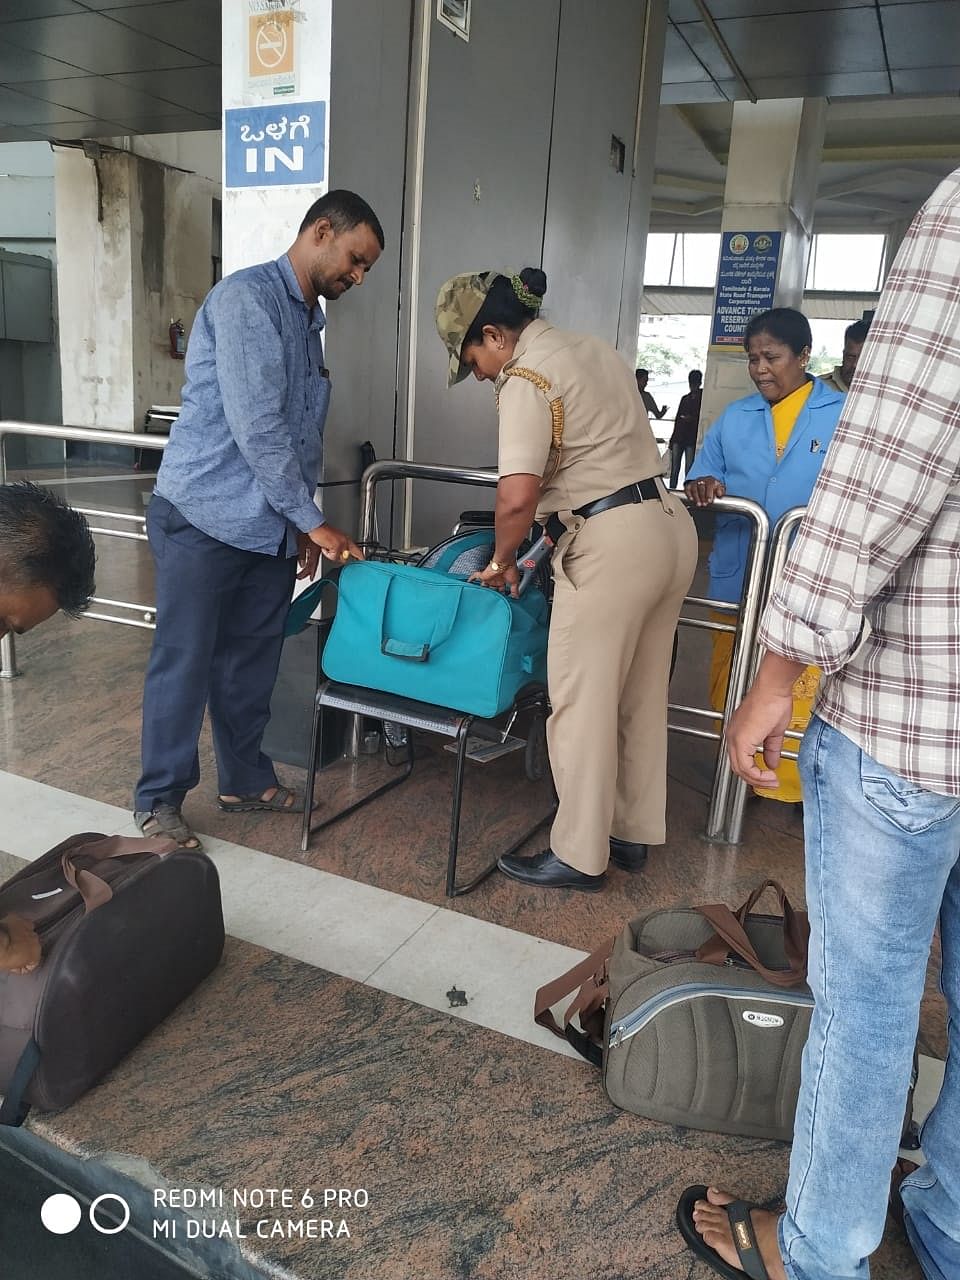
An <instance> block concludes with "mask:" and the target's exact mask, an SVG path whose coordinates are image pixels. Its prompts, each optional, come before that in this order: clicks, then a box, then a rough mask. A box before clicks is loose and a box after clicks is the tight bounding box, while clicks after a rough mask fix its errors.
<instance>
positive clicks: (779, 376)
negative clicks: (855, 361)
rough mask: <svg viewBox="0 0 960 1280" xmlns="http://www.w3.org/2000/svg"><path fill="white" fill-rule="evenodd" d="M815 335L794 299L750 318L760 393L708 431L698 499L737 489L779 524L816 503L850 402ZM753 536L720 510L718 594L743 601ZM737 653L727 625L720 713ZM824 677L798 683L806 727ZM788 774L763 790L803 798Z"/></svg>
mask: <svg viewBox="0 0 960 1280" xmlns="http://www.w3.org/2000/svg"><path fill="white" fill-rule="evenodd" d="M812 341H813V339H812V335H811V333H810V325H809V323H808V322H807V318H806V316H804V315H803V314H802V313H801V312H799V311H795V310H793V308H792V307H775V308H774V309H773V310H772V311H763V312H761V313H760V314H759V315H757V316H754V317H753V319H752V320H751V321H750V323H749V324H748V325H747V328H746V332H745V333H744V335H743V347H744V350H745V351H746V353H747V368H748V370H749V373H750V377H751V379H752V381H753V384H754V386H755V387H756V388H757V394H755V395H750V396H744V398H743V399H742V400H735V401H734V402H733V404H730V405H728V406H727V407H726V409H724V411H723V412H722V413H721V414H720V417H719V418H717V420H716V422H715V423H714V424H713V426H712V427H711V428H710V430H709V431H708V432H707V434H706V436H705V437H704V441H703V445H702V447H701V449H700V452H699V453H698V454H697V456H696V458H695V459H694V463H693V467H692V468H691V469H690V472H689V474H688V476H687V480H686V483H685V485H684V489H685V490H686V493H687V496H688V498H690V499H691V501H692V502H694V503H695V504H696V505H697V506H698V507H708V506H709V505H710V504H711V503H712V502H713V500H714V499H715V498H722V497H723V496H724V495H725V494H727V493H729V494H730V495H731V497H736V498H749V499H750V500H751V501H753V502H757V503H759V504H760V506H762V507H763V509H764V510H765V511H766V513H767V515H768V516H769V517H770V523H771V526H772V525H774V524H776V522H777V520H779V518H780V517H781V516H782V515H783V514H784V512H785V511H789V510H790V508H791V507H803V506H806V504H807V502H808V501H809V498H810V494H811V492H812V490H813V486H814V484H815V483H816V480H817V476H818V475H819V474H820V466H821V464H822V462H823V459H824V456H825V454H826V452H827V446H828V445H829V443H830V441H831V439H832V437H833V432H834V428H835V427H836V425H837V420H838V418H839V417H840V409H841V407H842V405H843V401H844V397H843V395H842V394H841V393H840V392H838V391H834V390H833V389H832V388H830V387H828V386H827V385H826V384H825V383H823V382H821V381H820V380H819V379H818V378H814V377H812V376H811V375H810V374H808V373H807V362H808V361H809V359H810V347H811V343H812ZM749 543H750V527H749V524H748V522H747V521H746V520H745V519H744V518H743V517H742V516H735V515H718V516H717V523H716V533H715V535H714V541H713V551H712V553H711V555H710V560H709V569H710V587H709V594H710V597H711V599H714V600H727V601H730V602H731V603H734V604H736V603H738V602H739V600H740V592H741V589H742V587H743V575H744V571H745V568H746V562H747V549H748V546H749ZM717 616H718V618H720V619H721V620H722V621H729V618H728V617H727V616H726V615H719V614H718V615H717ZM732 654H733V637H732V635H730V634H729V633H726V632H718V633H717V635H716V638H715V641H714V651H713V661H712V663H711V670H710V701H711V705H712V706H713V707H714V709H715V710H717V711H722V710H723V706H724V703H725V701H726V694H727V681H728V679H729V675H730V659H731V657H732ZM818 678H819V672H818V671H817V670H816V668H813V667H810V668H808V669H807V671H805V672H804V674H803V675H802V676H801V677H800V679H799V680H798V681H797V684H796V686H795V687H794V718H793V720H792V721H791V724H790V728H791V729H795V730H796V731H797V732H802V731H803V730H804V729H805V728H806V726H807V723H808V721H809V719H810V708H811V706H812V702H813V695H814V693H815V692H816V687H817V680H818ZM788 745H789V744H788ZM778 777H779V780H780V786H779V788H777V789H776V790H775V791H774V790H771V791H758V794H759V795H765V796H770V797H771V798H773V799H777V800H783V801H785V802H787V803H796V802H797V801H799V800H800V798H801V796H800V780H799V777H798V776H797V770H796V765H795V764H794V762H793V761H792V760H785V761H783V762H782V764H781V766H780V770H779V771H778Z"/></svg>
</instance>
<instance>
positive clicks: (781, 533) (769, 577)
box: [721, 507, 806, 844]
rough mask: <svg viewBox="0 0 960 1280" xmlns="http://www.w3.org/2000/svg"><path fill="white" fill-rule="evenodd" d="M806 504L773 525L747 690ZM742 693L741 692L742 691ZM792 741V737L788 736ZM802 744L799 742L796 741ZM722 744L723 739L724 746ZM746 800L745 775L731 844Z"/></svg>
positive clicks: (730, 826) (730, 825) (730, 823)
mask: <svg viewBox="0 0 960 1280" xmlns="http://www.w3.org/2000/svg"><path fill="white" fill-rule="evenodd" d="M805 512H806V507H791V509H790V510H789V511H785V512H784V514H783V515H782V516H781V517H780V519H779V520H778V521H777V523H776V525H775V526H774V530H773V533H772V534H771V535H770V550H769V553H768V554H767V559H766V564H765V565H764V567H763V577H762V580H761V583H760V599H759V602H758V605H757V616H756V621H755V623H754V628H753V638H752V641H751V645H750V657H749V662H748V665H747V680H746V684H745V686H744V689H743V693H744V694H745V693H746V691H747V689H748V688H749V687H750V685H751V684H753V681H754V679H755V678H756V674H757V668H758V667H759V666H760V645H759V643H758V641H757V633H758V632H759V630H760V618H761V616H762V614H763V611H764V609H765V608H766V607H767V602H768V601H769V599H770V597H771V595H772V594H773V586H774V583H776V582H779V581H780V578H781V575H782V574H783V568H784V565H785V564H786V563H787V556H788V554H789V551H790V539H791V536H792V535H793V532H794V530H795V529H796V528H797V527H798V525H799V524H800V521H801V520H802V519H803V516H804V513H805ZM741 696H742V695H741ZM788 741H789V740H788ZM797 745H798V746H799V744H797ZM722 746H723V744H722V743H721V749H722ZM746 803H747V784H746V783H745V782H744V781H742V779H740V778H737V779H736V786H735V787H734V788H733V792H732V794H731V797H730V806H729V813H728V814H727V829H726V838H727V841H728V842H729V843H730V844H739V843H740V839H741V836H742V834H743V812H744V808H745V807H746Z"/></svg>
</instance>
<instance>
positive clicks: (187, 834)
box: [133, 804, 203, 853]
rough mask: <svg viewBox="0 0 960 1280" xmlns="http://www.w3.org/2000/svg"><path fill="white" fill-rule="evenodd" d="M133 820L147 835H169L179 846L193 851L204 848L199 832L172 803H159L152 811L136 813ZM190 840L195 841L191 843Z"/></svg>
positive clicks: (200, 850)
mask: <svg viewBox="0 0 960 1280" xmlns="http://www.w3.org/2000/svg"><path fill="white" fill-rule="evenodd" d="M133 820H134V822H135V823H136V824H137V828H138V829H139V831H140V832H141V833H142V834H143V835H145V836H149V837H153V836H168V837H169V838H170V839H171V840H174V841H176V843H177V846H178V847H179V848H181V849H187V850H188V851H189V852H191V853H198V852H202V850H203V845H202V843H201V841H200V838H199V837H198V836H197V833H196V832H195V831H193V830H191V828H190V827H188V826H187V824H186V823H185V822H184V820H183V815H182V814H181V813H180V810H179V809H175V808H174V807H173V805H172V804H159V805H157V807H156V809H154V810H153V812H152V813H142V812H139V813H135V814H134V815H133ZM190 841H193V842H194V843H192V844H191V843H189V842H190Z"/></svg>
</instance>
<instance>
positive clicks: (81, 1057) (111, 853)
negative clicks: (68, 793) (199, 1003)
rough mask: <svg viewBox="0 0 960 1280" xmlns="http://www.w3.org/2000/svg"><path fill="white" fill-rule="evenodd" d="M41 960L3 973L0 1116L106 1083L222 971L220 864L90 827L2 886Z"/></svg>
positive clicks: (6, 1118)
mask: <svg viewBox="0 0 960 1280" xmlns="http://www.w3.org/2000/svg"><path fill="white" fill-rule="evenodd" d="M8 914H10V915H16V916H20V917H22V918H24V919H26V920H29V921H30V922H31V923H32V924H33V926H34V928H35V929H36V932H37V934H38V935H39V938H40V942H41V945H42V959H41V961H40V964H39V965H38V967H37V968H36V969H34V970H32V971H31V972H29V973H0V1092H2V1093H3V1095H4V1100H3V1105H2V1107H0V1123H2V1124H20V1123H22V1121H23V1119H24V1117H25V1116H26V1114H27V1111H28V1110H29V1108H30V1107H31V1106H35V1107H37V1108H38V1109H39V1110H42V1111H56V1110H59V1109H60V1108H61V1107H65V1106H68V1105H69V1104H70V1103H71V1102H73V1101H74V1100H75V1099H76V1098H78V1097H80V1095H81V1094H82V1093H84V1092H85V1091H86V1090H87V1089H89V1088H90V1087H91V1085H93V1084H95V1083H96V1081H97V1080H99V1079H100V1077H101V1076H103V1075H104V1074H105V1073H106V1072H107V1071H109V1070H110V1068H111V1067H113V1066H114V1065H115V1064H116V1063H117V1062H119V1060H120V1059H121V1058H122V1057H123V1056H124V1055H125V1054H126V1053H128V1052H129V1051H130V1050H131V1049H132V1048H133V1047H134V1045H136V1044H137V1043H138V1042H139V1041H140V1040H142V1039H143V1037H144V1036H145V1035H146V1034H147V1033H148V1032H149V1031H151V1030H152V1029H153V1028H154V1027H155V1026H157V1025H158V1023H160V1022H162V1021H163V1019H164V1018H165V1017H166V1016H167V1015H168V1014H169V1013H170V1012H171V1011H172V1010H173V1009H175V1008H176V1006H177V1005H178V1004H179V1003H180V1002H181V1000H183V999H184V998H185V997H186V996H187V995H189V994H190V992H191V991H193V989H194V988H195V987H196V986H197V984H198V983H200V982H201V981H202V980H203V979H204V978H205V977H206V976H207V975H208V974H209V973H211V972H212V971H213V969H215V968H216V966H217V964H218V962H219V960H220V956H221V954H222V952H223V911H222V908H221V903H220V882H219V879H218V876H217V870H216V867H215V866H214V865H213V863H212V862H211V861H210V859H209V858H208V857H207V856H206V855H205V854H203V853H199V852H197V851H196V850H188V849H179V848H177V847H176V845H174V844H173V843H172V842H171V841H169V840H143V839H126V838H124V837H121V836H111V837H107V836H103V835H98V834H97V833H95V832H86V833H84V834H81V835H76V836H72V837H70V839H69V840H65V841H64V842H63V843H62V844H59V845H57V847H56V848H55V849H51V850H50V852H49V853H46V854H44V855H43V856H42V857H40V858H38V859H37V860H36V861H35V862H32V863H30V864H29V865H28V866H26V867H24V868H23V869H22V870H21V871H18V872H17V874H16V875H14V876H12V877H11V878H10V879H9V880H7V881H6V883H5V884H3V885H0V919H2V918H3V917H4V916H6V915H8Z"/></svg>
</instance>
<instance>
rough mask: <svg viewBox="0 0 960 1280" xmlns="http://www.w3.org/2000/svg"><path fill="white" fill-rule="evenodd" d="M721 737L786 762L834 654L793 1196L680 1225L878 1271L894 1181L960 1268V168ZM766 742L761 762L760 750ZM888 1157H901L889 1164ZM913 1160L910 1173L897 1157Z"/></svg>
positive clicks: (821, 773)
mask: <svg viewBox="0 0 960 1280" xmlns="http://www.w3.org/2000/svg"><path fill="white" fill-rule="evenodd" d="M760 639H761V642H762V644H763V646H764V648H765V650H766V653H765V654H764V657H763V661H762V663H761V666H760V669H759V671H758V673H757V678H756V681H755V682H754V685H753V688H752V689H751V690H750V692H749V694H748V695H747V697H746V699H745V700H744V702H743V704H742V705H741V707H740V709H739V710H738V712H737V713H736V715H735V716H734V717H733V719H732V721H731V723H730V726H729V730H728V734H727V750H728V752H729V755H730V760H731V763H732V765H733V768H734V769H735V770H736V772H737V773H738V774H739V776H740V777H741V778H743V779H744V780H745V781H746V782H748V783H751V784H752V785H754V786H757V785H759V786H763V787H767V786H772V785H775V776H776V775H775V774H774V773H772V772H771V770H772V769H773V767H774V766H775V765H776V764H777V761H778V759H779V756H780V750H781V747H782V744H783V731H784V728H785V727H786V725H787V722H788V720H789V717H790V707H791V697H790V690H791V686H792V684H793V681H794V680H795V679H796V677H797V675H798V674H799V672H800V671H801V670H802V669H803V668H804V667H805V666H807V665H809V664H814V663H815V664H816V665H817V666H819V667H821V668H822V670H823V672H824V680H823V682H822V683H821V686H820V693H819V698H818V701H817V704H816V706H815V708H814V710H815V715H814V718H813V720H812V721H811V723H810V727H809V729H808V730H807V732H806V735H805V737H804V740H803V744H802V748H801V752H800V773H801V777H802V781H803V792H804V806H805V845H806V867H807V870H806V876H807V890H806V896H807V905H808V908H809V912H810V924H811V929H812V933H811V938H810V960H809V981H810V987H811V989H812V991H813V993H814V997H815V1001H816V1003H815V1008H814V1012H813V1018H812V1022H811V1027H810V1036H809V1040H808V1042H807V1045H806V1049H805V1051H804V1058H803V1071H802V1079H801V1088H800V1098H799V1103H798V1107H797V1117H796V1125H795V1132H794V1143H793V1152H792V1156H791V1162H790V1178H789V1182H788V1184H787V1194H786V1208H785V1211H784V1212H783V1213H782V1214H774V1213H768V1212H765V1211H762V1210H759V1209H756V1208H754V1207H753V1206H751V1205H747V1204H743V1203H742V1202H740V1201H736V1198H735V1197H734V1196H730V1195H727V1194H726V1193H725V1192H722V1191H719V1190H718V1189H716V1188H715V1187H711V1188H710V1189H709V1191H708V1190H707V1188H706V1187H702V1186H701V1187H696V1188H690V1189H689V1191H688V1192H687V1193H685V1195H684V1198H683V1199H682V1200H681V1202H680V1206H679V1208H678V1211H677V1218H678V1225H679V1226H680V1229H681V1232H682V1233H683V1235H684V1237H685V1238H686V1239H687V1242H688V1243H689V1244H691V1247H693V1249H694V1251H695V1252H697V1253H698V1254H700V1255H701V1256H702V1257H703V1258H704V1260H705V1261H706V1262H707V1263H708V1265H710V1266H712V1267H713V1269H714V1270H715V1271H718V1272H719V1273H720V1274H721V1275H727V1276H729V1275H736V1274H739V1272H740V1271H743V1272H744V1273H745V1274H747V1275H750V1276H753V1277H758V1278H759V1280H764V1277H770V1280H783V1278H784V1277H789V1280H841V1278H842V1280H866V1277H867V1276H868V1275H869V1263H868V1261H867V1259H868V1256H869V1255H870V1253H872V1252H873V1251H874V1250H875V1249H876V1247H877V1245H878V1244H879V1243H880V1238H881V1235H882V1233H883V1227H884V1217H885V1214H886V1210H887V1200H888V1195H890V1196H891V1203H893V1204H894V1206H895V1207H897V1208H899V1207H900V1206H902V1209H903V1214H904V1224H905V1226H906V1230H907V1234H908V1237H909V1240H910V1243H911V1245H912V1246H913V1250H914V1252H915V1254H916V1256H917V1259H918V1260H919V1263H920V1266H921V1268H922V1270H923V1273H924V1275H925V1276H926V1277H927V1278H928V1280H956V1278H957V1277H960V858H958V854H960V169H958V170H956V171H955V172H954V173H953V174H952V175H951V176H950V177H949V178H947V179H946V180H945V181H944V182H943V183H941V185H940V186H939V187H938V188H937V190H936V191H935V192H934V193H933V195H932V196H931V197H930V199H929V200H928V201H927V203H926V204H925V205H924V207H923V208H922V209H921V210H920V212H919V213H918V214H917V216H916V218H915V219H914V222H913V225H912V226H911V228H910V231H909V232H908V234H907V237H906V239H905V240H904V243H903V245H902V246H901V249H900V251H899V253H898V254H897V258H896V261H895V263H894V266H893V269H892V271H891V273H890V276H889V278H888V280H887V283H886V286H885V288H884V291H883V296H882V297H881V299H880V304H879V308H878V310H877V313H876V319H875V321H874V323H873V326H872V327H871V330H870V334H869V337H868V338H867V341H866V344H865V346H864V350H863V354H862V356H861V358H860V363H859V365H858V372H857V382H856V384H855V386H854V389H853V390H852V391H851V392H850V394H849V396H848V397H847V401H846V405H845V407H844V410H843V414H842V416H841V419H840V423H839V426H838V427H837V430H836V434H835V435H834V438H833V443H832V445H831V447H830V451H829V453H828V454H827V458H826V461H825V463H824V466H823V470H822V471H821V473H820V478H819V481H818V483H817V485H816V488H815V489H814V491H813V495H812V497H811V500H810V504H809V506H808V508H807V515H806V518H805V519H804V521H803V524H802V526H801V528H800V531H799V533H798V536H797V539H796V541H795V543H794V546H793V549H792V551H791V554H790V558H789V561H788V563H787V567H786V571H785V573H784V577H783V580H782V582H781V583H780V585H779V587H778V588H777V590H776V592H775V594H774V596H773V599H772V601H771V603H770V606H769V608H768V609H767V611H766V613H765V615H764V618H763V623H762V627H761V632H760ZM760 743H762V744H763V753H764V760H765V763H766V765H767V768H766V769H760V768H758V767H757V766H756V765H755V763H754V750H755V748H757V745H758V744H760ZM938 917H939V921H940V937H941V942H942V946H943V966H942V976H941V984H942V988H943V992H944V996H945V998H946V1002H947V1013H948V1018H949V1029H948V1035H949V1045H948V1060H947V1065H946V1076H945V1079H944V1083H943V1089H942V1091H941V1094H940V1098H939V1101H938V1103H937V1105H936V1106H935V1108H934V1110H933V1111H932V1113H931V1115H930V1116H929V1118H928V1119H927V1121H926V1123H925V1125H924V1128H923V1133H922V1146H923V1154H924V1157H925V1158H926V1164H925V1165H924V1166H923V1167H922V1168H920V1169H917V1170H916V1171H915V1172H912V1173H909V1174H908V1175H907V1176H906V1177H903V1176H902V1175H903V1173H904V1172H905V1170H904V1169H903V1167H902V1166H897V1150H898V1145H899V1134H900V1127H901V1122H902V1119H903V1113H904V1106H905V1101H906V1096H907V1088H908V1082H909V1079H910V1072H911V1060H912V1056H913V1050H914V1043H915V1040H916V1035H917V1025H918V1021H919V1011H920V1001H921V998H922V996H923V989H924V978H925V975H926V967H927V959H928V956H929V952H930V942H931V937H932V935H933V931H934V927H935V925H936V923H937V919H938ZM891 1175H893V1176H892V1178H891ZM901 1178H902V1181H901V1180H900V1179H901Z"/></svg>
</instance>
